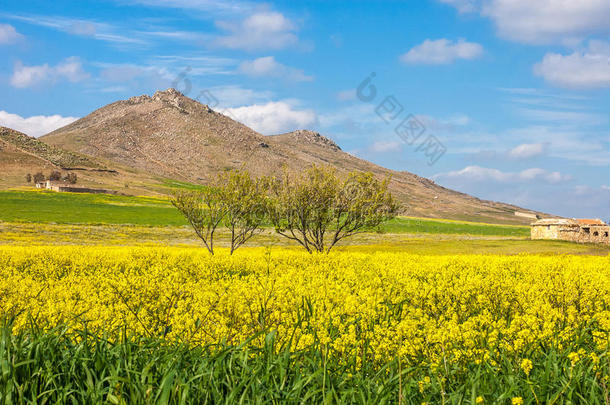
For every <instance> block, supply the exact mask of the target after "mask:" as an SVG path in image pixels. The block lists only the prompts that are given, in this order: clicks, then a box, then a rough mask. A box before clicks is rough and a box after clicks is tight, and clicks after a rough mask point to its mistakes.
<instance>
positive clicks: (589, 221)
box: [574, 218, 606, 225]
mask: <svg viewBox="0 0 610 405" xmlns="http://www.w3.org/2000/svg"><path fill="white" fill-rule="evenodd" d="M574 220H575V221H576V222H578V224H579V225H606V223H605V222H604V221H602V220H601V219H576V218H575V219H574Z"/></svg>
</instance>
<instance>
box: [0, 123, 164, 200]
mask: <svg viewBox="0 0 610 405" xmlns="http://www.w3.org/2000/svg"><path fill="white" fill-rule="evenodd" d="M52 171H59V172H61V173H63V174H64V175H65V174H66V173H68V172H72V173H76V174H77V176H78V185H80V186H85V187H92V188H105V189H111V190H115V191H120V192H123V193H124V192H125V191H127V190H126V189H125V186H126V185H127V186H128V187H129V186H132V188H130V189H129V190H128V191H129V193H131V194H134V193H136V194H142V193H151V192H153V193H154V192H157V193H163V192H166V191H167V187H166V186H165V184H164V183H165V182H167V179H164V178H159V177H158V176H151V175H149V174H146V173H144V172H141V171H138V170H134V169H132V168H129V167H123V166H120V165H117V164H115V163H113V162H104V161H102V160H101V159H97V158H95V157H92V156H86V155H83V154H81V153H78V152H74V151H68V150H65V149H63V148H61V147H58V146H55V145H50V144H47V143H45V142H42V141H40V140H39V139H36V138H33V137H30V136H27V135H26V134H23V133H21V132H18V131H15V130H13V129H10V128H6V127H0V174H1V175H0V187H1V188H8V187H16V186H25V185H27V182H26V180H25V178H26V175H27V174H30V175H32V176H33V175H34V174H35V173H38V172H42V173H43V174H44V175H45V176H48V175H49V174H50V173H51V172H52ZM32 185H33V184H30V186H32Z"/></svg>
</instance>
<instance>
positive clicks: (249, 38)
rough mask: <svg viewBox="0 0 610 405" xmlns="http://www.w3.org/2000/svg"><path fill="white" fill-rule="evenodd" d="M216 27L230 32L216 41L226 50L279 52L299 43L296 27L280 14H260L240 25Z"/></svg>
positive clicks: (250, 17)
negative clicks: (267, 50) (268, 50)
mask: <svg viewBox="0 0 610 405" xmlns="http://www.w3.org/2000/svg"><path fill="white" fill-rule="evenodd" d="M216 25H217V26H218V27H219V28H221V29H223V30H225V31H227V32H228V35H226V36H221V37H218V38H217V39H216V41H215V43H216V44H217V45H219V46H221V47H224V48H229V49H243V50H247V51H254V50H263V49H272V50H278V49H284V48H287V47H288V46H291V45H295V44H296V43H297V42H298V38H297V36H296V34H295V31H296V29H297V27H296V25H295V24H294V23H293V22H292V21H291V20H290V19H288V18H286V17H285V16H284V15H283V14H281V13H278V12H273V11H266V12H259V13H255V14H252V15H250V16H248V17H246V18H245V19H244V20H242V21H241V22H239V23H234V22H226V21H219V22H217V23H216Z"/></svg>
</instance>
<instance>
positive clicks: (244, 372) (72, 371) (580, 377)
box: [0, 325, 609, 404]
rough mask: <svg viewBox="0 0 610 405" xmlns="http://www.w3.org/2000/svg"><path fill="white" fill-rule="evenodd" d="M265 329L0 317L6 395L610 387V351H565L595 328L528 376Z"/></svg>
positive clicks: (532, 396) (450, 393)
mask: <svg viewBox="0 0 610 405" xmlns="http://www.w3.org/2000/svg"><path fill="white" fill-rule="evenodd" d="M584 332H585V333H584V335H585V336H586V335H587V334H586V331H584ZM262 336H264V337H265V339H264V343H263V345H262V347H255V346H252V345H249V344H248V342H244V343H243V344H241V345H239V346H227V345H224V344H220V345H218V346H210V347H189V346H188V345H186V344H180V343H172V342H168V341H164V340H163V339H162V338H125V337H124V338H123V339H120V340H119V341H114V342H113V341H109V340H107V339H105V338H103V337H99V336H93V335H91V334H89V333H87V332H86V331H80V332H77V334H76V336H74V335H69V334H67V332H66V329H65V328H62V327H55V328H53V329H51V330H42V329H40V328H39V327H38V326H36V325H33V326H32V327H30V328H29V329H26V330H22V331H18V332H17V331H13V330H12V328H11V327H10V325H9V326H4V327H2V328H1V329H0V403H2V404H21V403H40V404H43V403H53V404H67V403H70V404H74V403H79V404H235V403H243V404H268V403H272V404H303V403H307V404H324V403H326V404H394V403H403V404H420V403H424V402H425V403H439V404H440V403H447V404H453V403H455V404H474V403H475V402H476V398H477V397H479V396H480V397H482V398H483V399H484V403H497V404H507V403H510V402H511V400H512V398H515V397H522V398H523V400H524V403H525V404H533V403H579V404H602V403H604V398H605V397H606V398H607V397H608V389H607V387H606V384H604V383H603V380H602V378H601V377H598V376H597V375H596V374H597V373H598V372H599V376H604V375H608V372H609V363H608V357H607V353H605V352H600V351H597V350H595V352H596V353H597V355H598V356H599V357H600V360H601V361H600V363H599V369H595V368H594V364H593V363H592V362H591V361H590V360H589V359H588V358H585V359H583V360H580V361H578V362H577V363H576V364H573V363H572V362H571V360H570V359H569V357H568V355H569V353H570V351H571V350H572V351H574V350H577V348H578V347H587V346H588V345H590V344H591V342H590V338H589V339H578V340H576V341H574V346H573V347H568V348H565V349H554V348H547V347H541V348H539V349H538V350H537V351H536V353H531V355H532V356H530V359H531V360H532V362H533V366H534V367H533V369H532V372H531V373H530V375H529V376H526V375H525V373H524V372H523V371H522V370H521V369H520V366H519V364H520V358H518V357H516V356H515V355H514V354H510V353H504V354H502V355H501V360H500V361H499V362H498V364H497V365H495V366H494V365H490V364H487V363H481V364H474V363H470V364H461V365H460V364H453V363H450V362H446V363H445V364H443V366H442V367H439V368H431V367H428V366H425V365H422V364H421V363H419V362H418V359H413V360H411V361H409V360H408V359H403V360H402V361H401V362H400V363H399V362H398V360H397V359H393V360H391V361H389V362H387V363H385V364H375V363H373V362H372V361H370V360H369V361H363V363H362V364H361V365H360V366H357V365H356V363H355V362H347V363H346V362H344V361H340V360H338V358H336V357H335V356H334V355H333V354H332V352H329V351H328V349H326V348H325V347H324V346H322V345H320V344H319V343H315V344H314V345H312V347H311V348H309V349H305V350H300V351H293V350H291V348H290V347H277V346H276V344H275V339H274V333H273V332H269V333H268V334H266V335H262ZM75 337H77V338H76V339H74V338H75ZM363 345H364V346H366V343H363ZM587 348H588V347H587ZM399 398H400V400H399Z"/></svg>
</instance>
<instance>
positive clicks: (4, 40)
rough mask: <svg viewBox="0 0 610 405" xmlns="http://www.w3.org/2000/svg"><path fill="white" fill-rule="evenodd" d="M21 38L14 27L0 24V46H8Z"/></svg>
mask: <svg viewBox="0 0 610 405" xmlns="http://www.w3.org/2000/svg"><path fill="white" fill-rule="evenodd" d="M21 38H23V35H21V34H20V33H18V32H17V30H16V29H15V27H13V26H12V25H8V24H0V45H9V44H12V43H15V42H17V41H18V40H20V39H21Z"/></svg>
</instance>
